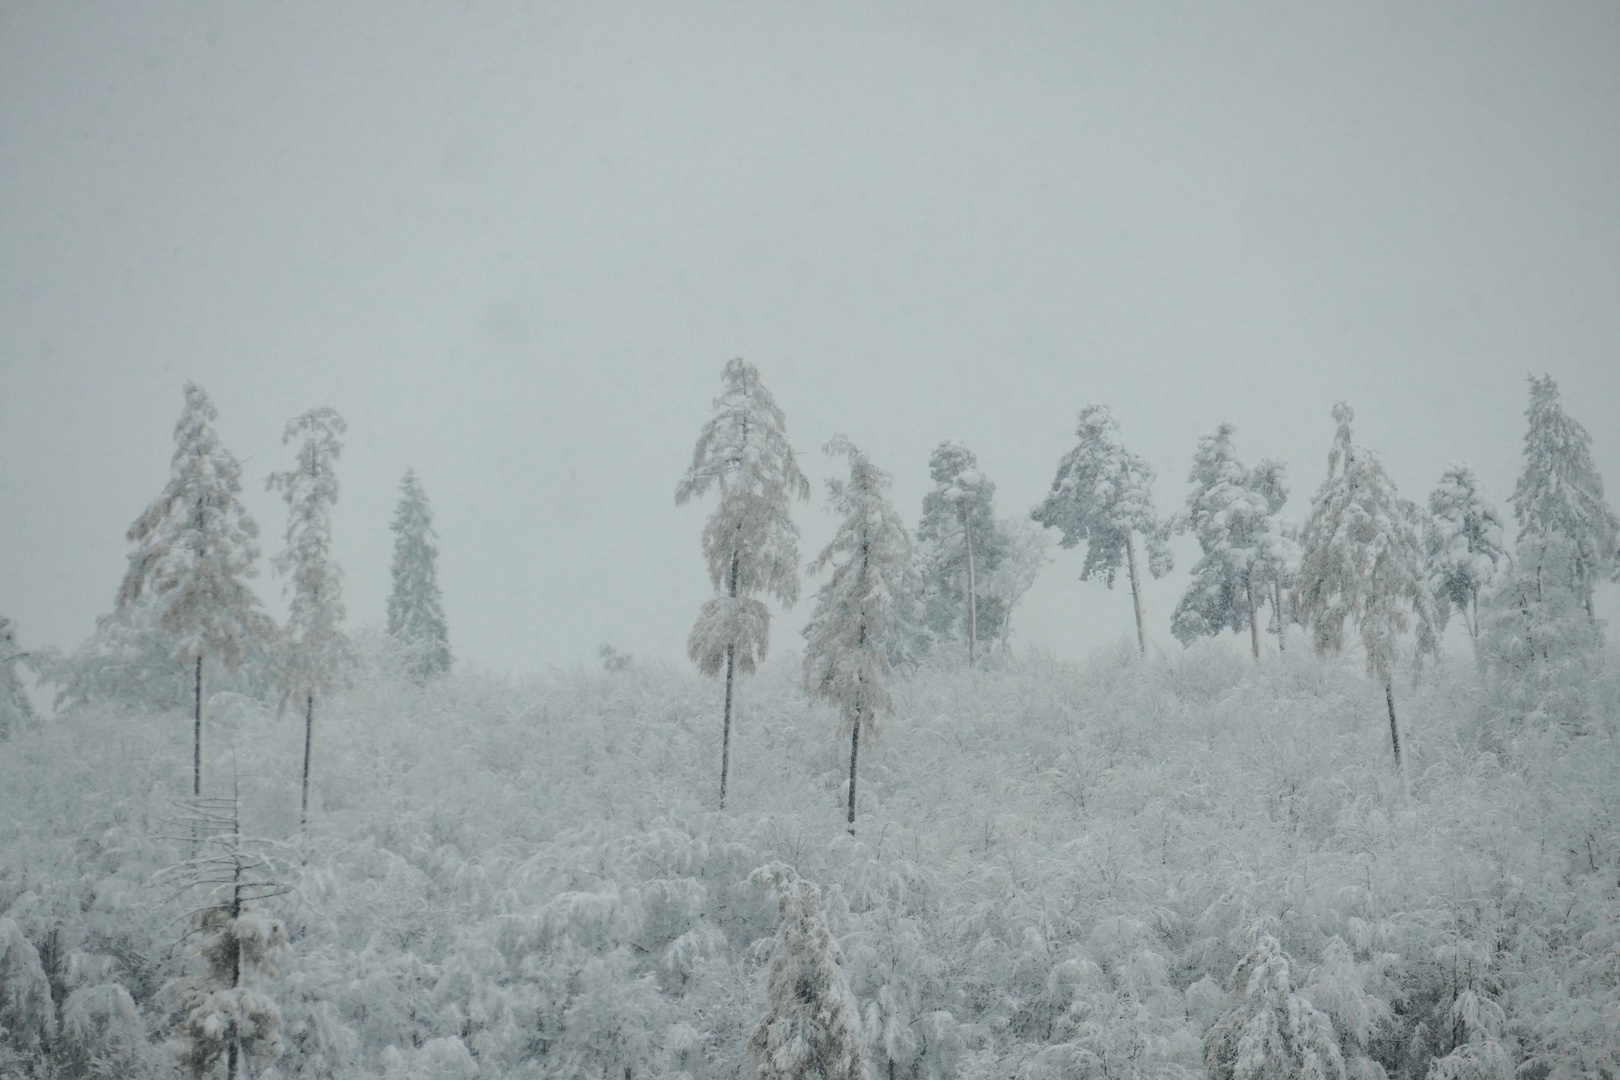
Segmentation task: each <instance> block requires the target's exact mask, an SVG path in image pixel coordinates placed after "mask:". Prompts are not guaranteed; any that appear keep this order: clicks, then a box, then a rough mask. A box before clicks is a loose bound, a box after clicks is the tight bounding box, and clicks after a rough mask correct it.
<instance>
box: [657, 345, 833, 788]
mask: <svg viewBox="0 0 1620 1080" xmlns="http://www.w3.org/2000/svg"><path fill="white" fill-rule="evenodd" d="M721 379H722V381H723V389H722V390H721V392H720V396H719V397H717V398H715V400H714V415H713V416H712V417H710V418H709V421H708V423H706V424H704V425H703V430H702V432H701V433H700V434H699V435H698V441H697V446H696V448H695V449H694V450H693V451H692V464H691V465H690V466H689V467H688V468H687V470H686V476H685V477H684V478H683V479H682V480H681V482H680V484H679V485H678V486H677V487H676V489H675V503H676V505H682V504H684V503H686V502H687V501H688V500H689V499H692V498H694V497H697V498H701V497H702V496H703V495H705V494H707V493H708V491H709V489H710V488H711V487H713V488H716V489H718V491H719V494H720V505H719V506H717V507H715V510H714V513H713V514H711V515H710V516H709V520H708V523H707V524H705V525H704V527H703V554H704V556H705V557H706V558H707V560H708V563H709V580H710V581H711V582H713V584H714V587H715V589H716V590H718V591H719V592H720V595H719V596H716V597H715V598H714V599H712V600H709V601H708V602H706V603H705V604H704V605H703V610H702V611H701V612H699V614H698V618H697V622H696V624H695V625H694V626H693V627H692V634H691V637H690V638H688V639H687V643H686V652H687V655H688V656H690V657H691V658H692V661H693V662H694V663H696V664H697V666H698V670H699V671H701V672H703V674H705V675H718V674H719V673H720V671H721V669H722V668H724V670H725V673H726V696H725V707H724V709H725V711H724V718H723V721H722V726H721V736H720V807H721V809H725V805H726V779H727V776H728V775H729V772H730V767H731V709H732V694H733V689H734V683H735V679H736V675H737V674H738V673H739V672H740V673H742V674H748V673H750V672H752V671H754V670H755V667H756V666H757V664H758V663H759V662H760V661H762V660H764V659H765V653H766V650H767V649H768V648H769V646H770V625H771V614H770V612H769V611H768V610H767V609H766V607H765V605H764V604H763V603H761V602H760V601H759V600H758V599H757V598H756V597H755V595H754V594H756V593H759V592H767V593H770V594H771V595H773V596H775V597H776V598H777V599H778V600H780V601H781V602H782V603H783V604H784V605H787V606H791V605H792V604H793V603H794V602H795V601H797V600H798V598H799V565H798V564H799V530H798V527H797V526H795V525H794V524H793V519H792V518H791V517H790V516H789V514H788V509H789V507H790V505H791V503H792V500H793V499H795V498H798V499H808V498H809V497H810V481H808V480H806V479H805V478H804V474H803V473H801V472H800V471H799V466H798V463H797V462H796V461H795V460H794V457H793V448H792V447H791V446H789V445H788V441H787V434H786V431H785V430H784V424H785V417H784V416H783V415H782V410H781V409H780V408H778V407H777V405H776V401H775V400H774V399H773V398H772V397H771V395H770V391H768V390H766V389H765V385H764V383H762V382H760V379H759V370H758V369H757V368H755V367H754V365H752V364H750V363H748V362H747V361H745V360H743V359H741V358H740V357H739V358H737V359H734V360H732V361H730V362H729V363H728V364H726V367H725V370H724V371H723V372H722V373H721Z"/></svg>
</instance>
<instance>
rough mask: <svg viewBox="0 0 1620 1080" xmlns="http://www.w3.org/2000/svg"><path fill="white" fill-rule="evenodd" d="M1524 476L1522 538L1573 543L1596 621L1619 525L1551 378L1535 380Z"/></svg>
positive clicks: (1574, 578) (1518, 505)
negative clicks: (1595, 601) (1595, 592)
mask: <svg viewBox="0 0 1620 1080" xmlns="http://www.w3.org/2000/svg"><path fill="white" fill-rule="evenodd" d="M1524 415H1525V418H1526V419H1527V420H1528V421H1529V428H1528V429H1527V430H1526V431H1525V433H1524V473H1523V474H1522V475H1521V476H1520V477H1519V482H1518V484H1516V485H1515V486H1514V488H1513V516H1514V518H1515V519H1516V520H1517V521H1518V523H1519V535H1520V536H1521V537H1523V536H1525V535H1527V534H1537V535H1541V536H1548V537H1552V536H1559V537H1563V538H1564V539H1565V540H1567V541H1568V542H1569V550H1570V553H1571V555H1572V556H1573V558H1572V559H1571V560H1570V562H1569V564H1568V572H1569V574H1570V586H1571V588H1573V589H1574V590H1575V595H1576V596H1577V597H1578V598H1579V599H1580V601H1581V604H1582V605H1583V606H1584V607H1585V608H1586V614H1587V616H1588V617H1592V587H1593V586H1594V585H1595V584H1596V583H1597V582H1598V581H1600V580H1602V579H1604V578H1606V577H1608V576H1610V575H1612V574H1614V573H1615V570H1616V567H1617V562H1620V560H1617V558H1616V550H1615V544H1616V540H1617V537H1620V520H1617V519H1616V518H1615V515H1614V512H1613V511H1611V510H1610V509H1609V507H1608V504H1607V503H1605V502H1604V501H1603V478H1602V477H1601V476H1599V475H1598V471H1597V467H1596V466H1595V465H1593V464H1592V437H1591V436H1590V435H1588V434H1587V433H1586V429H1585V428H1584V427H1582V426H1581V424H1580V423H1579V422H1578V421H1577V420H1575V419H1574V418H1573V417H1572V416H1570V415H1569V414H1568V413H1566V412H1565V411H1564V406H1563V404H1562V402H1561V401H1560V398H1559V394H1558V384H1557V383H1556V382H1554V381H1553V379H1552V376H1550V375H1543V376H1542V377H1541V378H1539V379H1538V378H1536V377H1535V376H1534V375H1532V376H1530V408H1528V409H1527V410H1525V414H1524Z"/></svg>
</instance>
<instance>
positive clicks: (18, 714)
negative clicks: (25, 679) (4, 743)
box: [0, 615, 35, 740]
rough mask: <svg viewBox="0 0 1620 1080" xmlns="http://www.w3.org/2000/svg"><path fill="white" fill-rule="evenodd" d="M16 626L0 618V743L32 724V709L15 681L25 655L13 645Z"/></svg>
mask: <svg viewBox="0 0 1620 1080" xmlns="http://www.w3.org/2000/svg"><path fill="white" fill-rule="evenodd" d="M16 631H17V624H16V623H14V622H12V621H11V620H10V619H8V618H6V617H5V616H4V615H0V740H3V739H5V738H6V736H8V735H10V734H11V733H12V732H13V731H19V730H21V729H22V728H23V727H24V726H25V725H28V724H31V723H33V722H34V719H35V716H34V705H33V703H32V702H31V701H29V700H28V691H27V690H26V689H24V687H23V684H22V680H21V679H19V678H18V677H17V665H18V664H19V663H26V662H27V660H28V654H27V653H25V652H23V651H22V649H21V648H19V647H18V645H17V632H16Z"/></svg>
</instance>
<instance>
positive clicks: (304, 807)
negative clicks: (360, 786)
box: [298, 692, 315, 829]
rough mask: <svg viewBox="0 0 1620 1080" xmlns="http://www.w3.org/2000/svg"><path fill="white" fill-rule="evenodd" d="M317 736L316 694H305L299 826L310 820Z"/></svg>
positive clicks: (301, 826)
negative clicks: (312, 750) (312, 751)
mask: <svg viewBox="0 0 1620 1080" xmlns="http://www.w3.org/2000/svg"><path fill="white" fill-rule="evenodd" d="M314 738H315V694H314V692H310V693H308V694H306V695H305V696H304V798H303V801H302V802H301V803H299V806H298V827H299V828H300V829H301V828H303V827H304V824H305V823H306V822H308V821H309V747H310V743H311V742H312V741H313V740H314Z"/></svg>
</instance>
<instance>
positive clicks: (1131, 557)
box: [1125, 532, 1147, 655]
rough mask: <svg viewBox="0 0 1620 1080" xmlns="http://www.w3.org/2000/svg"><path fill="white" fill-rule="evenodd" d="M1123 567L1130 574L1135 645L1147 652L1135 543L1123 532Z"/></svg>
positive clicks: (1129, 535) (1128, 534) (1144, 652)
mask: <svg viewBox="0 0 1620 1080" xmlns="http://www.w3.org/2000/svg"><path fill="white" fill-rule="evenodd" d="M1125 568H1126V569H1127V570H1128V571H1130V575H1131V603H1132V605H1134V606H1135V608H1136V647H1137V648H1138V649H1141V650H1142V653H1143V654H1144V655H1146V653H1147V637H1146V636H1145V635H1144V634H1143V633H1142V589H1141V586H1139V585H1138V584H1137V581H1136V544H1135V543H1133V542H1132V540H1131V534H1130V533H1129V532H1127V533H1126V534H1125Z"/></svg>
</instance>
